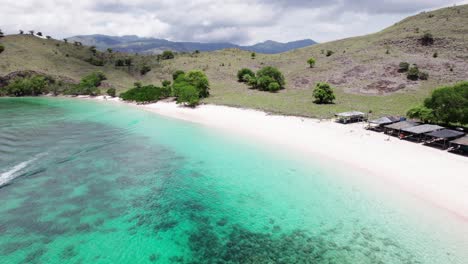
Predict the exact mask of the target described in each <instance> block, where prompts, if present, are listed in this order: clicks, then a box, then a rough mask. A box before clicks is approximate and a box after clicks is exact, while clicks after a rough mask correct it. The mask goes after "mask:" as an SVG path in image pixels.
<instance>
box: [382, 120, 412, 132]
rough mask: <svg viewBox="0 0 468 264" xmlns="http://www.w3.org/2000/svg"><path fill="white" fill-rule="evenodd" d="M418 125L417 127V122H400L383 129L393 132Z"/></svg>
mask: <svg viewBox="0 0 468 264" xmlns="http://www.w3.org/2000/svg"><path fill="white" fill-rule="evenodd" d="M418 125H419V123H418V122H413V121H401V122H398V123H395V124H391V125H388V126H385V127H386V128H389V129H394V130H402V129H403V128H409V127H414V126H418Z"/></svg>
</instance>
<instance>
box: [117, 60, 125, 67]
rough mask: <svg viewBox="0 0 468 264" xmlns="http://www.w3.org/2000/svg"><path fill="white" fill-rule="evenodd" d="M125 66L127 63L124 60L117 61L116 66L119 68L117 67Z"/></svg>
mask: <svg viewBox="0 0 468 264" xmlns="http://www.w3.org/2000/svg"><path fill="white" fill-rule="evenodd" d="M124 65H125V61H124V60H123V59H117V60H116V61H115V66H117V67H122V66H124Z"/></svg>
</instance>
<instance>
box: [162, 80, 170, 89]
mask: <svg viewBox="0 0 468 264" xmlns="http://www.w3.org/2000/svg"><path fill="white" fill-rule="evenodd" d="M161 84H162V86H163V87H170V86H171V81H168V80H164V81H162V83H161Z"/></svg>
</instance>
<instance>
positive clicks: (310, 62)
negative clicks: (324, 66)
mask: <svg viewBox="0 0 468 264" xmlns="http://www.w3.org/2000/svg"><path fill="white" fill-rule="evenodd" d="M307 63H308V64H309V65H310V67H311V68H313V67H314V66H315V58H310V59H308V60H307Z"/></svg>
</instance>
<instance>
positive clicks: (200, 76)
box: [185, 70, 210, 98]
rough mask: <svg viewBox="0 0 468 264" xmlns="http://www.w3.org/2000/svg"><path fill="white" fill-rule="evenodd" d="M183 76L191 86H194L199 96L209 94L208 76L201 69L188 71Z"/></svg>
mask: <svg viewBox="0 0 468 264" xmlns="http://www.w3.org/2000/svg"><path fill="white" fill-rule="evenodd" d="M185 78H186V80H187V82H189V83H190V84H191V85H192V86H193V87H195V88H196V89H197V91H198V93H199V95H200V98H205V97H208V96H209V95H210V83H209V81H208V77H207V76H206V74H205V73H204V72H202V71H198V70H193V71H189V72H188V73H187V74H186V75H185Z"/></svg>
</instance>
